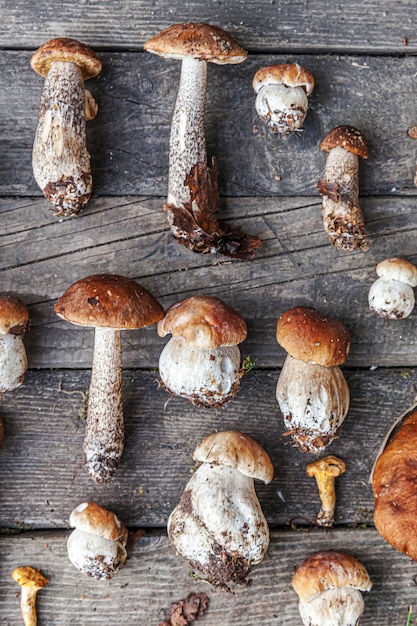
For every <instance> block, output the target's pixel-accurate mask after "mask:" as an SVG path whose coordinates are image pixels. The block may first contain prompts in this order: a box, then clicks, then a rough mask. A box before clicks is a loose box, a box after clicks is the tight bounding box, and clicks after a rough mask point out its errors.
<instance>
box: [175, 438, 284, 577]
mask: <svg viewBox="0 0 417 626" xmlns="http://www.w3.org/2000/svg"><path fill="white" fill-rule="evenodd" d="M193 458H194V460H195V461H199V462H200V463H201V465H200V466H199V467H198V468H197V470H196V471H195V472H194V474H193V476H192V477H191V479H190V480H189V482H188V484H187V486H186V487H185V490H184V493H183V495H182V498H181V500H180V502H179V504H178V506H177V507H176V508H175V509H174V511H173V512H172V513H171V515H170V517H169V520H168V536H169V539H170V541H171V543H172V545H173V547H174V548H175V550H176V552H177V553H178V554H180V555H181V556H182V557H184V558H185V559H187V560H188V562H189V563H190V565H191V567H193V568H195V569H197V570H198V571H199V572H201V573H203V574H204V575H205V576H206V577H207V579H208V580H209V581H210V582H211V583H212V584H214V585H219V586H220V587H224V588H228V584H229V583H232V582H233V583H243V582H245V581H246V578H247V576H248V574H249V572H250V569H251V566H252V565H255V564H257V563H259V562H260V561H261V560H262V558H263V557H264V554H265V552H266V550H267V548H268V545H269V530H268V525H267V522H266V520H265V517H264V515H263V513H262V510H261V507H260V504H259V501H258V498H257V497H256V493H255V489H254V485H253V479H254V478H257V479H258V480H262V481H263V482H265V483H269V482H270V481H271V480H272V478H273V474H274V468H273V466H272V463H271V460H270V458H269V456H268V455H267V454H266V452H265V451H264V450H263V448H261V446H260V445H259V444H257V443H256V442H255V441H254V440H253V439H251V438H250V437H248V436H247V435H243V434H242V433H238V432H233V431H225V432H218V433H214V434H212V435H210V436H208V437H206V438H205V439H203V440H202V441H201V442H200V443H199V444H198V445H197V447H196V449H195V450H194V454H193Z"/></svg>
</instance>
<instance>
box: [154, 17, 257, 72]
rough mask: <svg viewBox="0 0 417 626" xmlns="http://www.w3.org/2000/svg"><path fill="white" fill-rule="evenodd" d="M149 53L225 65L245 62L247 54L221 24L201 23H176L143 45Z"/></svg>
mask: <svg viewBox="0 0 417 626" xmlns="http://www.w3.org/2000/svg"><path fill="white" fill-rule="evenodd" d="M143 47H144V49H145V50H146V51H147V52H151V53H153V54H158V55H159V56H161V57H166V58H171V59H182V58H184V57H187V56H190V57H193V58H194V59H200V60H201V61H211V62H212V63H218V64H220V65H224V64H227V63H242V61H244V60H245V59H246V58H247V56H248V53H247V51H246V50H244V49H243V48H241V47H240V46H239V44H238V43H236V41H235V40H234V39H233V37H231V36H230V35H229V34H228V33H226V32H225V31H224V30H222V29H221V28H219V27H218V26H212V25H211V24H201V23H198V22H196V23H192V22H189V23H185V24H174V25H173V26H169V27H168V28H166V29H165V30H163V31H162V32H160V33H158V34H157V35H155V36H154V37H152V38H151V39H148V41H146V42H145V44H144V46H143Z"/></svg>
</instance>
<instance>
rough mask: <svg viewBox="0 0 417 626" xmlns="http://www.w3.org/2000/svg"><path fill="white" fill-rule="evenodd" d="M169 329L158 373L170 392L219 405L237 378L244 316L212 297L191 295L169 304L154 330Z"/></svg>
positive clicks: (244, 331)
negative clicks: (169, 337)
mask: <svg viewBox="0 0 417 626" xmlns="http://www.w3.org/2000/svg"><path fill="white" fill-rule="evenodd" d="M168 333H172V338H171V339H170V340H169V341H168V343H167V344H166V346H165V347H164V349H163V350H162V352H161V356H160V358H159V374H160V376H161V380H162V382H163V384H164V385H165V387H166V388H167V389H168V390H169V391H171V392H172V393H174V394H176V395H178V396H183V397H186V398H188V399H189V400H190V401H191V402H193V404H195V405H197V406H207V407H218V406H220V405H222V404H224V403H225V402H227V401H228V400H230V399H231V398H233V397H234V396H235V395H236V393H237V391H238V389H239V386H240V379H241V377H242V370H241V358H240V350H239V348H238V345H237V344H239V343H240V342H242V341H244V340H245V339H246V334H247V328H246V322H245V320H244V319H243V318H242V317H241V316H240V315H239V314H238V313H237V312H236V311H235V310H234V309H232V308H231V307H229V306H228V305H227V304H225V303H224V302H222V300H220V299H219V298H215V297H213V296H194V297H191V298H187V299H186V300H183V301H182V302H178V303H177V304H174V305H172V306H171V307H170V308H169V309H168V310H167V312H166V314H165V317H164V318H163V319H162V320H160V321H159V322H158V334H159V336H160V337H165V335H167V334H168Z"/></svg>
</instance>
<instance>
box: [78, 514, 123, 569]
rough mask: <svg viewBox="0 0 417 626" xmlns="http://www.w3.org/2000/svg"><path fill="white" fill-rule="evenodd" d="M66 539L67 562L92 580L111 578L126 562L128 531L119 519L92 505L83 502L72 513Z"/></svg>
mask: <svg viewBox="0 0 417 626" xmlns="http://www.w3.org/2000/svg"><path fill="white" fill-rule="evenodd" d="M70 524H71V526H72V527H73V528H75V530H74V531H73V532H72V533H71V535H70V536H69V538H68V543H67V549H68V557H69V560H70V561H71V563H72V564H73V565H75V567H76V568H77V569H79V570H80V572H82V573H83V574H86V575H87V576H91V577H92V578H95V579H96V580H108V579H110V578H112V577H113V576H114V575H115V574H117V572H118V571H119V570H120V568H121V567H123V565H124V564H125V562H126V558H127V553H126V548H125V546H126V543H127V537H128V531H127V528H126V526H125V525H124V524H123V523H122V522H121V521H120V520H119V518H118V517H117V516H116V515H115V514H114V513H112V512H111V511H108V510H107V509H105V508H103V507H101V506H100V505H99V504H96V503H95V502H83V503H82V504H80V505H78V506H77V508H75V509H74V510H73V512H72V513H71V516H70Z"/></svg>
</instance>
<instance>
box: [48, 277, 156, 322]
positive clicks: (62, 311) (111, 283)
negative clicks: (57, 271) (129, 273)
mask: <svg viewBox="0 0 417 626" xmlns="http://www.w3.org/2000/svg"><path fill="white" fill-rule="evenodd" d="M54 310H55V313H56V314H57V315H59V317H62V318H63V319H65V320H67V322H71V323H72V324H78V325H79V326H93V327H95V326H98V327H101V328H115V329H129V328H142V327H143V326H150V325H151V324H154V323H155V322H157V321H158V320H160V319H161V318H162V317H163V316H164V311H163V309H162V307H161V305H160V304H159V302H157V300H155V298H154V297H153V296H151V294H150V293H149V292H148V291H146V289H144V288H143V287H141V285H139V284H138V283H137V282H135V281H134V280H132V279H130V278H126V277H124V276H116V275H115V274H97V275H93V276H87V277H86V278H82V279H81V280H78V281H77V282H76V283H74V284H73V285H71V287H69V288H68V289H67V290H66V291H65V293H63V294H62V296H61V297H60V298H59V300H58V301H57V303H56V304H55V307H54Z"/></svg>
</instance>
